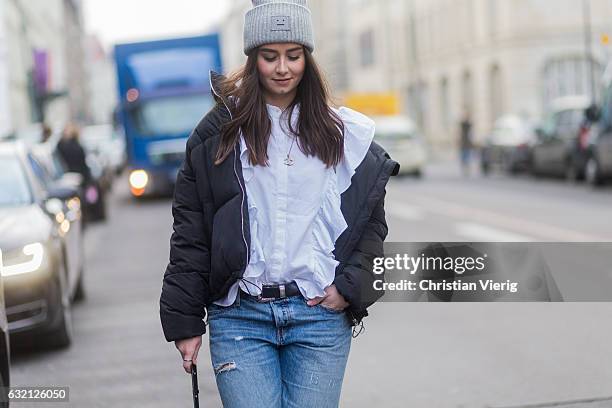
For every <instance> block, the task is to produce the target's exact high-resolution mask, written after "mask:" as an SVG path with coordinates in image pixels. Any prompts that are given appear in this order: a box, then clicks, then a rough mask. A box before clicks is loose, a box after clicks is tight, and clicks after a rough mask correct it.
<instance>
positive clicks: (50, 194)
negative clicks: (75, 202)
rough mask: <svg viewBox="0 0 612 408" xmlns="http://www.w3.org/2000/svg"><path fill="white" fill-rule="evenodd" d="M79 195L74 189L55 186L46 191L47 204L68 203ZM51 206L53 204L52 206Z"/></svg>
mask: <svg viewBox="0 0 612 408" xmlns="http://www.w3.org/2000/svg"><path fill="white" fill-rule="evenodd" d="M78 196H79V193H78V191H77V190H76V189H75V188H72V187H68V186H62V185H55V186H53V187H51V188H49V190H48V191H47V203H49V202H52V201H53V200H59V201H68V200H70V199H71V198H73V197H78ZM52 205H53V204H52Z"/></svg>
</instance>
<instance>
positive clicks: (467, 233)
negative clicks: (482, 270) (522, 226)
mask: <svg viewBox="0 0 612 408" xmlns="http://www.w3.org/2000/svg"><path fill="white" fill-rule="evenodd" d="M455 232H456V233H457V234H459V235H462V236H464V237H467V238H469V239H474V240H476V241H480V242H533V241H536V240H535V239H534V238H532V237H528V236H527V235H520V234H515V233H513V232H510V231H506V230H501V229H498V228H493V227H489V226H487V225H482V224H478V223H475V222H458V223H455Z"/></svg>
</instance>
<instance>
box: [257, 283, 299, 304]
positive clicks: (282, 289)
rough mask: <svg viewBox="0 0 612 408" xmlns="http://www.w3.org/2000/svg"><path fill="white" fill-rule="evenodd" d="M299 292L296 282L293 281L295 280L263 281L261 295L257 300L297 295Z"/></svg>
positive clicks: (263, 300)
mask: <svg viewBox="0 0 612 408" xmlns="http://www.w3.org/2000/svg"><path fill="white" fill-rule="evenodd" d="M299 294H300V289H299V288H298V285H297V283H295V281H291V282H289V283H278V284H267V283H264V284H263V286H262V288H261V295H260V296H259V297H258V300H259V301H262V302H265V301H268V300H274V299H282V298H286V297H291V296H297V295H299Z"/></svg>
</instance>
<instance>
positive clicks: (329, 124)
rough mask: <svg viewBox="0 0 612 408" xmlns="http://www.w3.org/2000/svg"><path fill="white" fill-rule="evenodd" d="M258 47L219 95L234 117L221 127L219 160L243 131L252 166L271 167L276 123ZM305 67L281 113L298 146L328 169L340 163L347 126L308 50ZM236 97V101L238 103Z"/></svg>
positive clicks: (229, 79)
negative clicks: (294, 121)
mask: <svg viewBox="0 0 612 408" xmlns="http://www.w3.org/2000/svg"><path fill="white" fill-rule="evenodd" d="M257 53H258V49H254V50H253V51H251V53H250V54H249V55H248V58H247V62H246V64H245V65H244V67H242V68H241V69H240V70H238V71H237V72H235V73H233V74H231V75H230V76H229V77H228V78H226V79H224V80H223V81H222V82H221V89H220V91H221V94H222V95H221V97H222V99H223V101H224V102H225V103H226V105H228V108H229V109H230V112H231V116H232V119H231V120H230V121H229V122H228V123H227V124H226V125H224V126H223V127H222V128H221V140H220V143H219V149H218V150H217V155H216V157H215V164H216V165H217V164H220V163H222V162H223V161H224V160H225V159H226V158H227V157H228V156H229V154H230V153H231V152H232V150H233V149H234V146H235V145H236V143H237V142H238V138H239V135H240V131H242V135H243V137H244V140H245V142H246V145H247V146H248V149H249V160H250V162H251V164H253V165H256V164H257V165H262V166H267V165H268V140H269V139H270V132H271V129H272V124H271V122H270V118H269V117H268V110H267V107H266V101H265V99H264V93H263V89H262V88H263V86H262V85H261V83H260V81H259V71H258V69H257ZM304 56H305V58H306V66H305V70H304V76H303V77H302V80H301V81H300V83H299V85H298V88H297V94H296V97H295V99H294V100H293V102H291V104H290V105H289V106H288V107H287V109H286V110H285V111H284V112H283V116H282V117H281V119H282V118H286V120H287V125H288V129H289V131H290V132H291V133H292V134H293V135H294V136H295V137H296V138H297V139H296V142H297V143H296V144H297V145H298V146H299V148H300V150H301V151H302V152H303V153H304V154H305V155H307V156H316V157H318V158H319V159H320V160H321V161H322V162H323V163H325V164H326V166H327V167H331V166H336V165H337V164H338V163H340V161H341V160H342V157H343V152H344V124H343V123H342V120H341V119H340V117H338V115H337V114H336V113H335V112H334V111H333V110H332V109H331V107H330V103H331V102H330V92H329V86H328V85H327V82H326V81H325V78H324V77H323V75H322V73H321V70H320V69H319V67H318V66H317V63H316V62H315V60H314V58H313V57H312V54H311V53H310V51H308V50H307V49H306V48H304ZM236 101H237V103H236ZM298 103H299V104H300V108H299V117H298V121H297V129H294V128H293V124H292V123H291V122H292V121H291V118H292V117H293V110H294V108H295V107H296V105H297V104H298Z"/></svg>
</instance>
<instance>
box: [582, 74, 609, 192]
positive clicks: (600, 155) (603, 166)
mask: <svg viewBox="0 0 612 408" xmlns="http://www.w3.org/2000/svg"><path fill="white" fill-rule="evenodd" d="M603 86H604V92H603V102H602V105H601V108H599V107H596V106H593V107H591V109H589V110H588V112H587V126H586V128H587V136H588V147H587V153H586V165H585V179H586V182H587V183H589V184H590V185H592V186H600V185H602V184H604V183H605V182H606V181H608V180H610V179H612V64H610V66H608V69H607V70H606V74H605V75H604V79H603Z"/></svg>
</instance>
